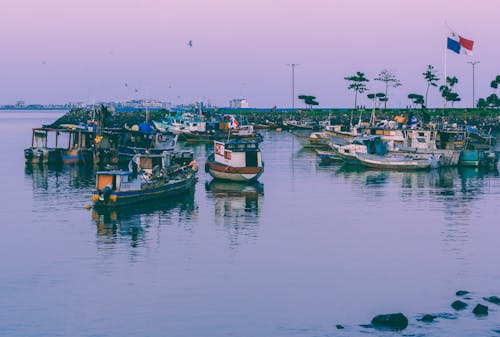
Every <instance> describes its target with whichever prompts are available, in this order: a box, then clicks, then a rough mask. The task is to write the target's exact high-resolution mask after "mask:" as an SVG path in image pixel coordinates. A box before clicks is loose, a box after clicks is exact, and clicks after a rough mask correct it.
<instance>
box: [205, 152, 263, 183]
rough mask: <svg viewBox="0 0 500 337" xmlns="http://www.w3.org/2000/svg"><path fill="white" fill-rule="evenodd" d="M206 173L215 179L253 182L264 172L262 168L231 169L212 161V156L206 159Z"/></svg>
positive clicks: (231, 167)
mask: <svg viewBox="0 0 500 337" xmlns="http://www.w3.org/2000/svg"><path fill="white" fill-rule="evenodd" d="M206 168H207V171H208V173H209V174H210V175H211V176H212V177H214V178H215V179H221V180H230V181H240V182H248V181H255V180H257V179H259V177H260V176H261V175H262V173H263V172H264V167H263V166H262V167H233V166H227V165H223V164H220V163H216V162H215V161H214V155H213V154H211V155H210V156H209V157H208V160H207V165H206Z"/></svg>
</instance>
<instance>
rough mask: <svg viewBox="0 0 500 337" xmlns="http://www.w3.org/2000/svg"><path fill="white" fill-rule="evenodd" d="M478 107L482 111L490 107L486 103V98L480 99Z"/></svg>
mask: <svg viewBox="0 0 500 337" xmlns="http://www.w3.org/2000/svg"><path fill="white" fill-rule="evenodd" d="M477 107H478V108H481V109H484V108H487V107H488V103H487V102H486V100H485V99H484V98H480V99H478V101H477Z"/></svg>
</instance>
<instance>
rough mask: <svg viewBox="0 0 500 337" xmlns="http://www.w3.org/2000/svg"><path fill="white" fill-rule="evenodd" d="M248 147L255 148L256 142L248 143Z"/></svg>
mask: <svg viewBox="0 0 500 337" xmlns="http://www.w3.org/2000/svg"><path fill="white" fill-rule="evenodd" d="M247 147H248V148H249V149H255V144H248V145H247Z"/></svg>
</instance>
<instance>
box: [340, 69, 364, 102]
mask: <svg viewBox="0 0 500 337" xmlns="http://www.w3.org/2000/svg"><path fill="white" fill-rule="evenodd" d="M344 80H346V81H349V85H348V86H347V89H348V90H351V89H353V90H354V109H356V107H357V104H358V93H360V94H362V93H364V92H365V91H366V90H368V89H367V88H366V82H369V81H370V80H369V79H367V78H366V77H365V74H364V73H362V72H360V71H358V72H356V75H353V76H348V77H344Z"/></svg>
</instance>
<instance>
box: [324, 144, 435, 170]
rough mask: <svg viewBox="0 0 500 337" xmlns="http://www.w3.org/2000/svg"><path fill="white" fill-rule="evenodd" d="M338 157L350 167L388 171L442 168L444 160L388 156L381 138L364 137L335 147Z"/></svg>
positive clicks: (429, 156) (422, 156) (430, 157)
mask: <svg viewBox="0 0 500 337" xmlns="http://www.w3.org/2000/svg"><path fill="white" fill-rule="evenodd" d="M333 149H334V150H335V151H336V152H337V155H338V157H340V158H342V160H343V161H344V162H345V163H346V164H349V165H357V166H365V167H370V168H377V169H387V170H420V169H429V168H437V167H439V166H441V162H442V158H441V157H440V156H435V155H434V154H432V153H431V154H406V155H394V154H387V143H386V142H384V141H382V139H381V137H380V136H364V137H358V138H355V139H353V141H352V143H350V144H346V145H335V146H334V147H333Z"/></svg>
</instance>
